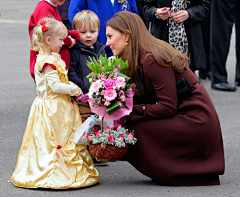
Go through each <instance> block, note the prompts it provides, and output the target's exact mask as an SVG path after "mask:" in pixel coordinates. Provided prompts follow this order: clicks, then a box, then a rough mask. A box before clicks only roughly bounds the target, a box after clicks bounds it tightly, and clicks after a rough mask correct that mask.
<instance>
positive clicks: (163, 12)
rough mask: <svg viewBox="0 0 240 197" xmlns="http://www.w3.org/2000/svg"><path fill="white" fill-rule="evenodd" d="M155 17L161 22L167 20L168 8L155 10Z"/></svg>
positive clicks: (168, 15)
mask: <svg viewBox="0 0 240 197" xmlns="http://www.w3.org/2000/svg"><path fill="white" fill-rule="evenodd" d="M156 16H157V17H158V18H160V19H162V20H167V19H168V18H169V17H170V8H167V7H164V8H160V9H157V10H156Z"/></svg>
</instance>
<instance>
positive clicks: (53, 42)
mask: <svg viewBox="0 0 240 197" xmlns="http://www.w3.org/2000/svg"><path fill="white" fill-rule="evenodd" d="M62 31H64V30H62ZM62 35H63V32H59V33H58V34H57V35H55V36H54V37H51V38H50V44H49V46H50V50H51V52H55V53H58V52H59V51H60V49H61V47H62V45H63V44H64V42H63V37H62Z"/></svg>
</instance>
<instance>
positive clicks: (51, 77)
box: [45, 70, 80, 96]
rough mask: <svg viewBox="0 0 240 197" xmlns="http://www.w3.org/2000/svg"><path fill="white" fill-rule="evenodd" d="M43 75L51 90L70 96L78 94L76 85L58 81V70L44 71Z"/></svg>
mask: <svg viewBox="0 0 240 197" xmlns="http://www.w3.org/2000/svg"><path fill="white" fill-rule="evenodd" d="M45 77H46V79H47V82H48V84H49V86H50V88H51V89H52V91H53V92H55V93H61V94H69V95H70V96H78V95H80V92H79V91H77V86H76V85H69V84H65V83H62V82H61V81H60V79H59V76H58V72H57V71H56V70H53V71H51V72H48V73H46V74H45Z"/></svg>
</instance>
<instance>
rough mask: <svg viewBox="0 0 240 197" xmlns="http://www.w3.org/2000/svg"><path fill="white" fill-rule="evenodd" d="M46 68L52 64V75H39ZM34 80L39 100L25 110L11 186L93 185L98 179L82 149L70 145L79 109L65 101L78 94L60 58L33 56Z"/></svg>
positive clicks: (57, 56) (79, 120)
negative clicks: (23, 129)
mask: <svg viewBox="0 0 240 197" xmlns="http://www.w3.org/2000/svg"><path fill="white" fill-rule="evenodd" d="M45 63H48V64H52V65H54V66H55V67H56V70H54V71H51V72H49V73H46V74H44V73H42V69H43V66H44V64H45ZM35 79H36V90H37V94H38V96H37V97H36V99H35V100H34V102H33V104H32V106H31V109H30V114H29V118H28V122H27V126H26V130H25V133H24V136H23V140H22V145H21V148H20V150H19V153H18V158H17V163H16V167H15V170H14V172H13V175H12V177H11V179H12V183H13V184H14V185H16V186H18V187H26V188H37V187H41V188H52V189H67V188H79V187H86V186H90V185H94V184H96V183H97V182H98V181H99V178H100V176H99V173H98V171H97V170H96V169H95V168H94V165H93V161H92V158H91V156H90V154H89V153H88V151H87V149H86V146H85V145H80V144H75V143H74V140H73V135H74V132H75V130H76V129H77V128H78V127H79V126H80V125H81V124H82V121H81V117H80V114H79V111H78V106H77V104H76V103H75V102H74V101H73V100H72V99H71V97H70V95H71V96H73V95H77V89H76V85H75V84H73V83H72V82H69V81H68V77H67V71H66V70H65V63H64V61H63V60H62V59H61V58H60V55H59V54H57V53H52V54H51V55H44V54H40V55H38V57H37V62H36V65H35ZM78 94H79V92H78Z"/></svg>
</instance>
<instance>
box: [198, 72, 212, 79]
mask: <svg viewBox="0 0 240 197" xmlns="http://www.w3.org/2000/svg"><path fill="white" fill-rule="evenodd" d="M211 75H212V72H211V71H208V72H206V71H202V70H199V78H200V79H207V78H208V79H209V80H210V79H211Z"/></svg>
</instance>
